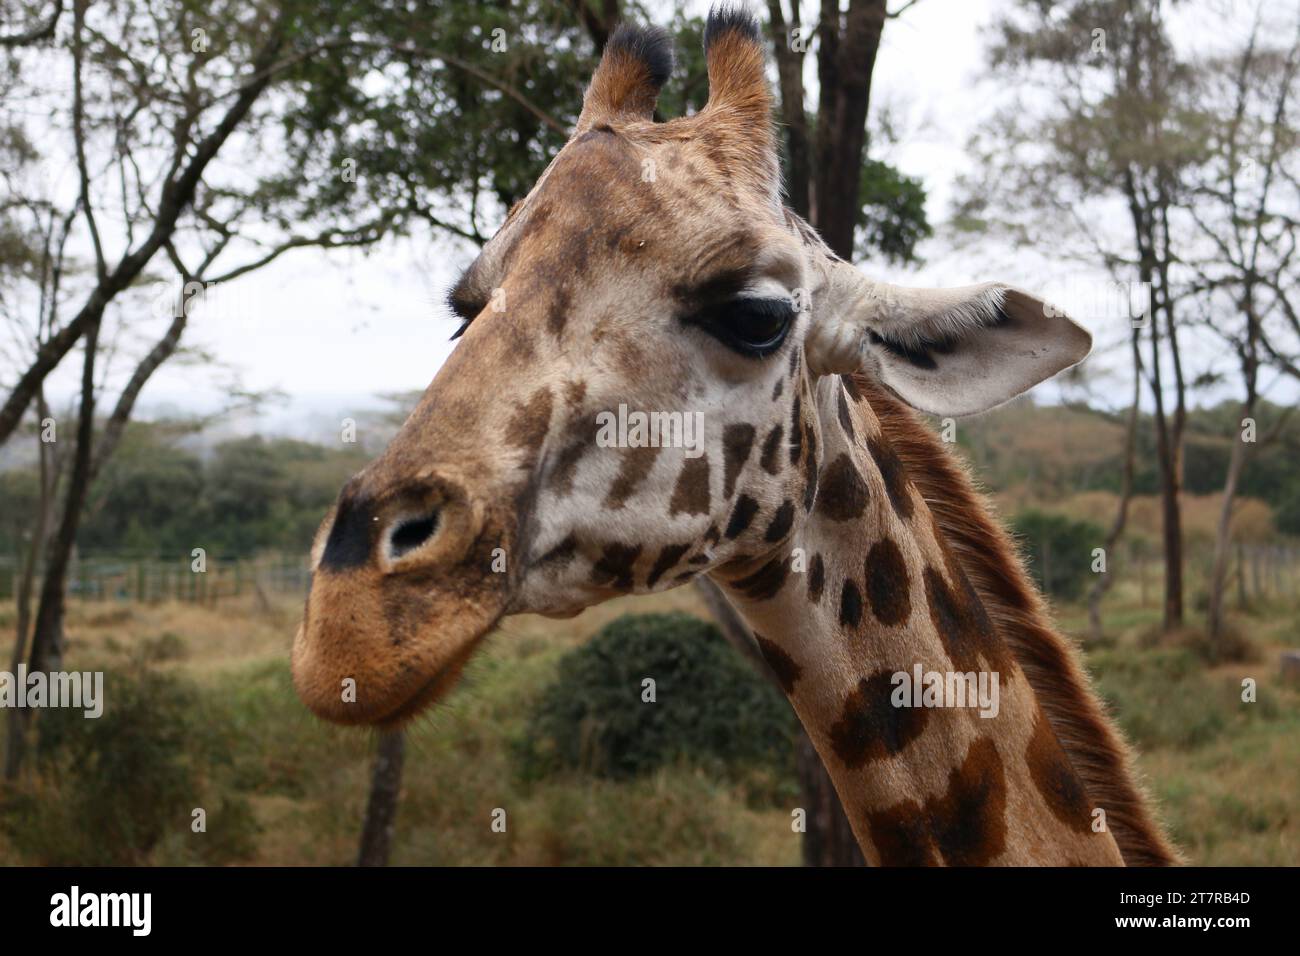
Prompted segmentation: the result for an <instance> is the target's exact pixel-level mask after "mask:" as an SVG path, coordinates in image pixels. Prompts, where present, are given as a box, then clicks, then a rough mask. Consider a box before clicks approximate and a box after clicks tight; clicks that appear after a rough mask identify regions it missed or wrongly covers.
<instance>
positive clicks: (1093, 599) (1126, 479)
mask: <svg viewBox="0 0 1300 956" xmlns="http://www.w3.org/2000/svg"><path fill="white" fill-rule="evenodd" d="M1141 336H1142V333H1141V330H1140V329H1137V328H1135V329H1134V330H1133V335H1132V352H1133V404H1132V406H1131V407H1130V408H1129V413H1128V422H1127V430H1126V433H1125V435H1124V472H1123V476H1122V477H1121V479H1120V491H1119V507H1118V509H1117V510H1116V512H1115V521H1114V523H1113V524H1112V525H1111V526H1110V532H1109V533H1108V534H1107V535H1106V541H1105V543H1104V544H1103V545H1102V548H1103V552H1104V554H1105V560H1106V562H1107V564H1106V570H1105V572H1103V573H1102V574H1101V575H1100V576H1099V577H1098V578H1097V580H1096V581H1094V582H1093V585H1092V587H1091V588H1089V589H1088V639H1089V640H1090V641H1091V642H1093V643H1094V644H1095V643H1097V642H1098V641H1100V640H1101V639H1102V637H1103V636H1104V634H1103V629H1102V626H1101V601H1102V598H1104V597H1105V596H1106V592H1107V591H1109V590H1110V587H1111V584H1112V582H1113V581H1114V580H1115V579H1114V578H1113V577H1112V576H1111V567H1110V561H1111V558H1112V556H1113V555H1114V552H1115V548H1116V547H1117V546H1118V545H1119V542H1120V538H1121V537H1122V536H1123V534H1124V527H1125V525H1127V524H1128V506H1129V502H1130V501H1132V500H1133V470H1134V466H1135V462H1136V460H1137V423H1138V407H1139V405H1140V403H1141V398H1142V349H1141ZM1144 603H1145V602H1144Z"/></svg>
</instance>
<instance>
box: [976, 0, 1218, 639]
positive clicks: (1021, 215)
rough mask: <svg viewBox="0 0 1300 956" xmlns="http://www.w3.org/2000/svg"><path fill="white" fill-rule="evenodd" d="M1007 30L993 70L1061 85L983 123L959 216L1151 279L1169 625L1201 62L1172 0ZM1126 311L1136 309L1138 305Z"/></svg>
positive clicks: (1148, 303) (1076, 1)
mask: <svg viewBox="0 0 1300 956" xmlns="http://www.w3.org/2000/svg"><path fill="white" fill-rule="evenodd" d="M996 31H997V41H996V42H995V44H994V47H993V53H992V63H993V67H994V69H995V71H998V72H999V73H1000V74H1005V75H1007V76H1009V77H1011V78H1014V79H1016V80H1018V81H1019V85H1020V86H1021V87H1022V88H1031V89H1046V90H1049V91H1050V92H1051V96H1050V97H1049V98H1047V99H1046V100H1043V99H1038V100H1036V103H1035V105H1034V106H1032V107H1031V106H1030V105H1029V104H1027V103H1025V102H1017V103H1016V104H1014V105H1013V106H1010V107H1007V108H1005V109H1004V110H1002V111H1001V112H1000V113H999V114H998V116H997V118H996V119H995V121H993V122H991V123H989V124H988V125H987V127H986V128H985V129H984V130H983V131H982V132H981V134H979V136H978V137H977V145H978V148H979V159H980V167H981V173H980V174H978V175H977V176H976V177H974V178H973V179H971V180H969V181H967V182H966V183H965V189H964V193H965V198H964V200H963V202H962V203H961V204H960V205H959V208H958V215H957V217H956V220H957V222H958V223H960V224H961V225H962V226H963V227H965V228H972V227H974V228H980V229H984V230H988V229H991V228H992V226H993V225H994V224H996V225H997V226H998V227H999V234H1001V235H1004V236H1009V237H1010V238H1011V239H1012V241H1013V242H1016V243H1018V244H1021V245H1036V244H1043V243H1048V242H1050V243H1051V245H1052V247H1053V248H1054V249H1059V248H1060V247H1061V245H1062V244H1063V240H1066V242H1067V243H1068V242H1069V241H1070V240H1074V242H1075V243H1076V244H1077V247H1078V248H1076V250H1074V255H1075V256H1076V257H1077V258H1082V259H1083V260H1084V261H1089V262H1090V263H1091V265H1092V266H1093V267H1094V268H1096V267H1100V268H1102V269H1104V270H1106V271H1108V272H1109V273H1110V274H1111V275H1112V276H1114V277H1116V278H1118V279H1121V280H1123V281H1124V283H1125V285H1126V286H1127V287H1136V289H1137V290H1140V292H1139V294H1140V296H1141V298H1142V299H1143V300H1144V301H1143V307H1142V309H1141V313H1142V314H1141V315H1140V316H1132V318H1135V319H1137V320H1138V321H1137V327H1138V328H1139V329H1141V330H1142V331H1143V332H1144V333H1145V336H1146V354H1145V359H1143V357H1142V354H1141V352H1140V351H1138V352H1135V353H1134V362H1135V365H1134V374H1136V375H1138V376H1140V377H1141V379H1142V381H1143V382H1144V383H1145V385H1146V386H1147V389H1148V393H1149V395H1150V398H1151V402H1152V405H1153V414H1152V420H1153V423H1154V430H1155V437H1156V443H1155V446H1156V460H1157V463H1158V465H1159V477H1160V482H1159V485H1160V488H1159V490H1160V498H1161V519H1162V539H1163V550H1164V560H1165V596H1164V626H1165V628H1166V629H1172V628H1176V627H1179V626H1181V624H1182V622H1183V611H1184V603H1185V602H1184V596H1183V565H1184V555H1183V530H1182V501H1181V496H1182V483H1183V449H1184V437H1185V430H1186V423H1187V395H1188V391H1189V389H1190V387H1191V385H1192V376H1191V375H1189V373H1188V370H1187V369H1186V368H1185V367H1184V361H1185V357H1184V352H1183V348H1182V341H1181V332H1182V330H1183V328H1184V325H1185V321H1184V319H1185V317H1184V314H1183V313H1184V311H1185V309H1186V304H1185V303H1184V302H1183V301H1182V299H1183V297H1184V296H1185V294H1186V292H1187V290H1186V289H1183V288H1181V287H1179V286H1178V285H1177V284H1176V271H1177V264H1178V262H1179V251H1178V248H1177V244H1178V242H1179V239H1180V233H1179V231H1178V228H1177V227H1178V226H1179V210H1180V209H1181V208H1182V207H1183V206H1185V204H1186V199H1187V191H1186V182H1185V171H1186V170H1187V169H1188V167H1189V166H1191V165H1193V164H1195V163H1196V162H1198V161H1199V160H1200V158H1201V154H1202V152H1203V149H1204V146H1203V143H1202V142H1201V141H1200V140H1199V139H1198V138H1197V137H1196V136H1195V135H1188V134H1189V132H1190V131H1191V130H1190V127H1189V125H1188V124H1187V123H1186V122H1185V119H1186V117H1184V116H1183V115H1182V113H1181V104H1182V102H1183V101H1182V100H1181V99H1180V94H1181V93H1182V91H1184V90H1185V89H1186V88H1187V83H1188V82H1189V75H1190V71H1189V69H1188V67H1187V66H1186V64H1184V63H1182V62H1181V61H1180V60H1179V59H1178V57H1177V56H1176V55H1175V51H1174V48H1173V46H1172V43H1171V42H1170V40H1169V37H1168V35H1167V32H1166V29H1165V23H1164V5H1163V3H1162V2H1161V0H1068V2H1062V3H1040V2H1037V0H1018V2H1017V3H1016V4H1015V5H1014V6H1013V7H1012V8H1011V9H1010V10H1009V11H1008V12H1007V13H1006V14H1005V15H1004V16H1003V17H1002V18H1001V19H1000V20H999V21H998V23H997V25H996ZM1116 210H1122V212H1120V213H1119V216H1122V217H1123V220H1125V226H1126V228H1125V229H1123V230H1119V229H1110V230H1106V229H1104V228H1098V226H1097V223H1099V222H1100V223H1103V224H1104V223H1106V222H1107V221H1114V220H1116V219H1117V218H1118V217H1117V216H1115V215H1112V213H1114V212H1115V211H1116ZM1063 222H1064V223H1068V224H1069V225H1068V227H1063V225H1062V223H1063ZM1125 305H1126V306H1127V305H1128V303H1125ZM1122 317H1123V319H1124V320H1125V321H1126V323H1127V322H1129V320H1130V318H1131V316H1130V314H1129V310H1128V308H1127V307H1126V308H1125V309H1123V310H1122ZM1121 529H1122V524H1121ZM1116 540H1117V538H1116Z"/></svg>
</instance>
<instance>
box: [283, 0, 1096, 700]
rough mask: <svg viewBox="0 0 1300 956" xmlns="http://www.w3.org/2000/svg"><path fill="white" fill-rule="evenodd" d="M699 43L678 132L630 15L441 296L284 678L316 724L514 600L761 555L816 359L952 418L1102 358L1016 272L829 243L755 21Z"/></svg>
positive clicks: (451, 670)
mask: <svg viewBox="0 0 1300 956" xmlns="http://www.w3.org/2000/svg"><path fill="white" fill-rule="evenodd" d="M705 48H706V56H707V62H708V76H709V100H708V104H707V106H706V107H705V108H704V109H703V110H701V111H700V112H699V113H697V114H695V115H692V116H687V117H683V118H680V119H674V120H672V121H669V122H662V123H660V122H656V121H655V120H654V117H653V112H654V108H655V101H656V97H657V94H658V91H659V88H660V86H661V85H662V84H663V82H664V80H665V79H666V78H667V76H668V73H669V71H670V67H671V51H670V47H669V44H668V40H667V37H666V36H665V35H664V34H663V33H661V32H659V31H656V30H639V29H632V28H626V27H624V28H620V29H619V30H618V31H616V32H615V34H614V35H613V36H612V37H611V39H610V41H609V43H608V44H607V46H606V49H605V52H604V57H603V59H602V61H601V63H600V66H599V67H598V68H597V70H596V72H595V74H594V75H593V77H592V80H591V84H590V86H589V88H588V89H587V91H586V94H585V96H584V100H583V108H582V112H581V115H580V117H579V119H578V122H577V126H576V129H575V132H574V134H573V136H572V138H571V139H570V140H569V142H568V143H567V144H566V145H565V147H564V148H563V149H562V150H560V152H559V153H558V154H557V155H556V157H555V158H554V160H553V161H552V162H551V164H550V166H549V167H548V168H547V169H546V171H545V172H544V173H543V174H542V176H541V178H540V179H539V180H538V182H537V184H536V185H535V186H534V188H533V190H532V191H531V192H530V193H529V194H528V196H527V197H526V198H524V199H523V200H522V201H520V202H519V203H518V204H517V205H516V206H515V207H514V208H513V209H512V210H511V211H510V213H509V214H508V216H507V218H506V221H505V223H504V225H503V226H502V227H501V229H500V231H499V232H498V233H497V234H496V235H495V236H494V237H493V238H492V240H491V241H490V242H488V243H487V244H486V246H484V248H483V250H482V252H481V254H480V255H479V256H478V258H477V259H476V260H475V261H474V263H473V264H472V265H471V266H470V268H469V269H468V270H467V271H466V272H465V274H464V275H463V277H462V278H461V279H460V281H459V282H458V283H457V284H456V286H455V287H454V289H453V290H452V293H451V303H452V307H453V309H454V310H455V311H456V312H458V313H459V314H460V315H461V317H462V319H463V320H464V323H465V324H464V326H463V327H462V332H463V337H462V339H461V341H460V343H459V345H458V347H457V348H456V350H455V351H454V352H453V353H452V355H451V356H450V358H449V359H448V360H447V362H446V363H445V365H444V366H443V367H442V368H441V370H439V372H438V374H437V376H436V377H435V378H434V380H433V382H432V384H431V385H430V386H429V388H428V389H427V391H426V392H425V393H424V395H423V397H422V398H421V400H420V402H419V404H418V405H417V407H416V408H415V410H414V411H413V412H412V414H411V416H410V418H409V419H408V420H407V421H406V423H405V424H404V425H403V427H402V429H401V431H400V432H399V433H398V435H397V436H396V437H395V438H394V440H393V441H392V443H391V444H390V445H389V447H388V448H387V449H386V450H385V452H384V453H383V454H382V455H381V456H380V457H379V458H378V459H377V460H376V461H374V462H373V463H371V464H370V465H369V466H368V467H367V468H366V469H365V470H363V471H362V472H361V473H359V474H358V475H356V476H355V477H354V478H353V479H352V480H351V481H349V482H348V483H347V485H346V486H345V487H344V488H343V490H342V491H341V493H340V494H339V498H338V501H337V503H336V504H335V506H334V508H333V509H332V511H331V512H330V514H329V515H327V516H326V518H325V521H324V522H323V524H322V526H321V529H320V531H319V533H318V534H317V537H316V541H315V544H314V546H313V549H312V558H311V562H312V570H313V577H312V586H311V592H310V595H309V597H308V600H307V606H306V609H305V612H304V617H303V622H302V625H301V627H300V628H299V631H298V634H297V637H296V638H295V641H294V646H293V672H294V679H295V683H296V686H297V688H298V691H299V694H300V695H301V697H302V698H303V700H304V701H305V702H306V703H307V704H308V706H309V707H310V708H311V709H312V710H314V711H315V712H316V713H318V714H319V715H321V716H323V717H326V718H328V719H331V720H336V721H339V722H345V723H369V724H378V725H393V724H397V723H400V722H401V721H403V720H405V719H406V718H409V717H410V716H412V715H413V714H415V713H417V712H418V711H419V710H421V709H422V708H424V707H425V706H427V705H428V704H429V703H431V702H432V701H434V700H435V699H437V698H438V697H440V696H441V695H443V694H444V693H445V692H446V691H447V689H448V688H450V687H451V686H452V685H453V684H454V682H455V680H456V678H457V676H458V674H459V672H460V670H461V669H462V667H463V666H464V664H465V663H466V661H467V660H468V658H469V657H470V655H471V654H472V653H473V651H474V649H475V647H476V645H477V644H478V642H479V641H480V640H481V639H482V638H483V636H484V635H486V634H487V633H488V632H489V631H490V630H491V629H492V628H493V627H494V625H495V624H496V623H497V622H498V620H499V619H500V618H501V617H502V616H504V615H507V614H514V613H521V612H533V613H543V614H550V615H570V614H575V613H577V612H578V611H580V610H582V609H583V608H585V607H588V606H590V605H593V604H596V603H599V602H601V601H603V600H605V599H608V598H610V597H613V596H615V595H619V594H624V593H629V592H648V591H656V590H663V589H666V588H671V587H675V586H678V585H680V584H682V583H684V582H686V581H687V580H689V579H690V578H692V577H694V576H696V575H698V574H703V573H706V572H710V571H713V570H717V569H720V568H724V567H730V568H735V567H743V566H745V565H746V564H747V563H749V562H754V561H761V557H762V555H763V554H764V553H765V552H768V551H771V550H773V549H774V548H777V547H779V546H780V545H781V544H782V542H784V541H785V540H786V539H787V538H788V537H789V536H790V535H791V534H792V533H793V532H794V530H795V529H796V528H798V526H799V525H800V524H801V523H802V522H803V521H805V520H806V518H807V515H808V513H809V511H810V510H811V509H812V508H813V505H814V502H815V501H816V498H817V495H818V485H819V482H818V476H819V471H820V470H821V469H822V466H823V462H822V461H821V457H822V456H821V455H820V454H819V438H820V435H821V434H822V429H821V420H820V418H819V416H820V415H821V414H823V412H822V411H821V410H820V409H819V408H818V406H817V403H816V402H815V401H814V400H813V399H812V387H813V384H814V383H815V382H816V380H817V379H818V378H819V377H822V376H827V375H833V374H835V373H843V372H848V371H851V370H859V369H865V370H867V371H868V372H869V373H870V374H874V375H876V376H878V377H879V379H880V380H881V381H882V382H883V383H885V384H886V385H887V386H889V387H890V388H892V389H893V390H895V391H896V392H897V393H898V394H899V395H900V396H902V397H903V398H904V399H906V400H907V401H909V402H910V403H911V404H913V405H916V406H918V407H920V408H923V409H925V410H928V411H937V412H943V413H946V414H962V413H969V412H974V411H979V410H982V409H984V408H988V407H991V406H992V405H995V404H998V403H999V402H1002V401H1005V400H1007V399H1008V398H1010V397H1012V396H1013V395H1015V394H1017V393H1019V392H1020V391H1023V390H1024V389H1026V388H1028V387H1029V386H1031V385H1033V384H1035V383H1036V382H1038V381H1041V380H1042V379H1044V378H1046V377H1047V376H1049V375H1051V374H1054V373H1055V372H1057V371H1059V370H1060V369H1062V368H1065V367H1066V366H1069V365H1072V364H1074V363H1075V362H1077V361H1079V360H1080V359H1081V358H1082V357H1083V356H1084V355H1085V354H1086V352H1087V350H1088V345H1089V339H1088V336H1087V333H1086V332H1084V331H1083V330H1082V329H1080V328H1078V327H1077V326H1075V325H1074V324H1073V323H1071V322H1070V321H1069V320H1068V319H1065V318H1064V317H1062V316H1059V315H1057V314H1054V313H1053V312H1052V311H1051V310H1050V309H1045V308H1044V307H1043V305H1042V303H1040V302H1038V301H1037V300H1035V299H1033V298H1031V297H1030V296H1028V295H1026V294H1024V293H1021V292H1019V291H1016V290H1014V289H1009V288H1007V287H1005V286H999V285H993V284H989V285H985V286H978V287H972V288H968V289H961V290H951V291H942V292H941V291H935V290H931V291H925V290H909V289H900V288H896V287H891V286H887V285H884V284H881V283H877V282H872V281H870V280H868V279H866V278H865V277H864V276H862V275H861V274H860V273H858V272H857V271H856V270H855V269H854V268H853V267H851V266H850V265H848V264H846V263H844V262H841V261H839V260H838V259H836V258H835V257H834V256H832V255H831V254H830V253H829V252H828V251H827V250H826V249H825V247H824V246H823V245H822V244H821V242H820V241H819V240H818V239H817V237H816V236H815V234H814V233H813V232H812V230H811V229H810V228H809V227H808V226H807V225H806V224H804V223H803V222H802V221H801V220H800V219H799V218H798V217H797V216H795V215H793V214H792V213H790V212H789V211H788V210H786V209H785V208H784V207H783V204H782V202H781V197H780V179H779V165H778V159H777V150H776V142H775V139H774V134H773V129H772V126H771V121H770V113H771V106H772V104H771V100H770V94H769V91H768V88H767V85H766V81H765V78H764V57H763V49H762V41H761V37H760V34H759V30H758V27H757V24H756V23H755V22H754V21H753V20H752V19H750V18H749V17H748V16H747V15H745V14H741V13H738V12H736V11H733V10H726V9H724V10H717V9H715V10H714V11H713V12H711V13H710V16H709V21H708V26H707V29H706V33H705ZM845 201H852V197H846V198H845ZM458 334H460V333H458ZM830 414H834V412H833V411H832V412H830ZM759 584H760V585H761V582H759ZM349 692H350V693H349Z"/></svg>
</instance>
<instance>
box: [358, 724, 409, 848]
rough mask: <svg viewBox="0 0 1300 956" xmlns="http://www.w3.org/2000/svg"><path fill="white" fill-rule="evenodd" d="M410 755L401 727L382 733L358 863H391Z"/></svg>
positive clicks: (367, 802)
mask: <svg viewBox="0 0 1300 956" xmlns="http://www.w3.org/2000/svg"><path fill="white" fill-rule="evenodd" d="M405 758H406V734H405V733H404V732H403V731H401V730H392V731H385V732H382V733H380V735H379V748H378V750H377V751H376V752H375V763H374V768H373V770H372V771H371V776H370V798H369V799H368V800H367V801H366V819H365V823H364V824H363V825H362V827H361V850H360V852H359V853H358V854H357V866H387V865H388V854H389V851H390V850H391V849H392V844H393V827H394V826H395V825H396V823H397V801H398V796H399V795H400V794H401V791H402V765H403V763H404V762H405Z"/></svg>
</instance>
